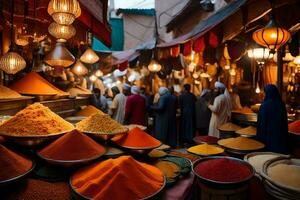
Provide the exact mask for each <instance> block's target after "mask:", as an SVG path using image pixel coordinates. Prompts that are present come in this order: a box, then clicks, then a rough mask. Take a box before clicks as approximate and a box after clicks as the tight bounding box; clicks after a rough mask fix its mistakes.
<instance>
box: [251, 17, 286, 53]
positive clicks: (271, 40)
mask: <svg viewBox="0 0 300 200" xmlns="http://www.w3.org/2000/svg"><path fill="white" fill-rule="evenodd" d="M252 37H253V40H254V41H255V42H256V43H257V44H259V45H261V46H264V47H267V48H268V49H270V52H271V53H273V54H274V53H275V50H276V49H278V48H279V47H281V46H282V45H284V44H285V43H286V42H287V41H288V40H289V39H290V37H291V34H290V32H289V31H287V30H285V29H284V28H282V27H280V26H278V24H277V23H276V21H275V19H274V17H272V19H271V21H270V22H269V23H268V24H267V26H266V27H264V28H262V29H259V30H257V31H255V32H254V33H253V35H252Z"/></svg>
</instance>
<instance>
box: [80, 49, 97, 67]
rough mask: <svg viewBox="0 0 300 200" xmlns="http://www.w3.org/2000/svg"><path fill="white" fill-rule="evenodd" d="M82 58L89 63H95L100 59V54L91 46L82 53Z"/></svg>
mask: <svg viewBox="0 0 300 200" xmlns="http://www.w3.org/2000/svg"><path fill="white" fill-rule="evenodd" d="M80 60H81V61H82V62H84V63H87V64H94V63H96V62H98V61H99V56H98V55H97V54H96V53H95V51H93V49H91V48H90V47H89V48H87V49H86V50H85V52H84V53H83V54H82V55H81V57H80Z"/></svg>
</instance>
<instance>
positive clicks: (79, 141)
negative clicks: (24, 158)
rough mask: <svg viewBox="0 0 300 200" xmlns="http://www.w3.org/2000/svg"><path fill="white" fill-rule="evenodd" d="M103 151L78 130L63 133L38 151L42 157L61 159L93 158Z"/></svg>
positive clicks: (103, 151) (102, 148)
mask: <svg viewBox="0 0 300 200" xmlns="http://www.w3.org/2000/svg"><path fill="white" fill-rule="evenodd" d="M104 153H105V148H104V147H103V146H101V145H100V144H98V143H97V142H95V141H94V140H93V139H91V138H89V137H88V136H86V135H84V134H83V133H81V132H79V131H78V130H73V131H71V132H69V133H67V134H65V135H64V136H62V137H60V138H58V139H57V140H55V141H54V142H52V143H51V144H50V145H48V146H46V147H45V148H43V149H42V150H41V151H39V155H41V156H42V157H43V158H46V159H51V160H63V161H77V160H86V159H93V158H97V157H99V156H101V155H103V154H104Z"/></svg>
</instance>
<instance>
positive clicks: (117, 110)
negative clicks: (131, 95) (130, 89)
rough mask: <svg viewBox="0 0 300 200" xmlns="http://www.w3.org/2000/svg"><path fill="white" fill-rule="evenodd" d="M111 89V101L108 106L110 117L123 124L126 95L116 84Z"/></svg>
mask: <svg viewBox="0 0 300 200" xmlns="http://www.w3.org/2000/svg"><path fill="white" fill-rule="evenodd" d="M111 91H112V93H113V101H112V104H111V106H110V109H111V112H112V118H113V119H114V120H116V121H117V122H119V123H120V124H123V123H124V118H125V103H126V96H125V95H124V94H123V93H120V90H119V88H118V87H117V86H114V87H112V88H111Z"/></svg>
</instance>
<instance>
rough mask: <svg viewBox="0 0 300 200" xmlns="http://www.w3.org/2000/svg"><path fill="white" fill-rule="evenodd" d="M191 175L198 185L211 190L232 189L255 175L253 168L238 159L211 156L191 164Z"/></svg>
mask: <svg viewBox="0 0 300 200" xmlns="http://www.w3.org/2000/svg"><path fill="white" fill-rule="evenodd" d="M193 173H194V174H195V175H196V177H197V180H198V181H199V182H200V183H203V184H205V185H209V186H211V187H213V188H224V189H225V188H234V187H237V186H241V185H243V184H246V183H247V182H248V181H249V180H250V179H251V178H252V177H253V176H254V174H255V171H254V169H253V167H252V166H251V165H250V164H249V163H247V162H245V161H243V160H240V159H237V158H232V157H225V156H212V157H206V158H200V159H199V160H197V161H195V162H194V163H193Z"/></svg>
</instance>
